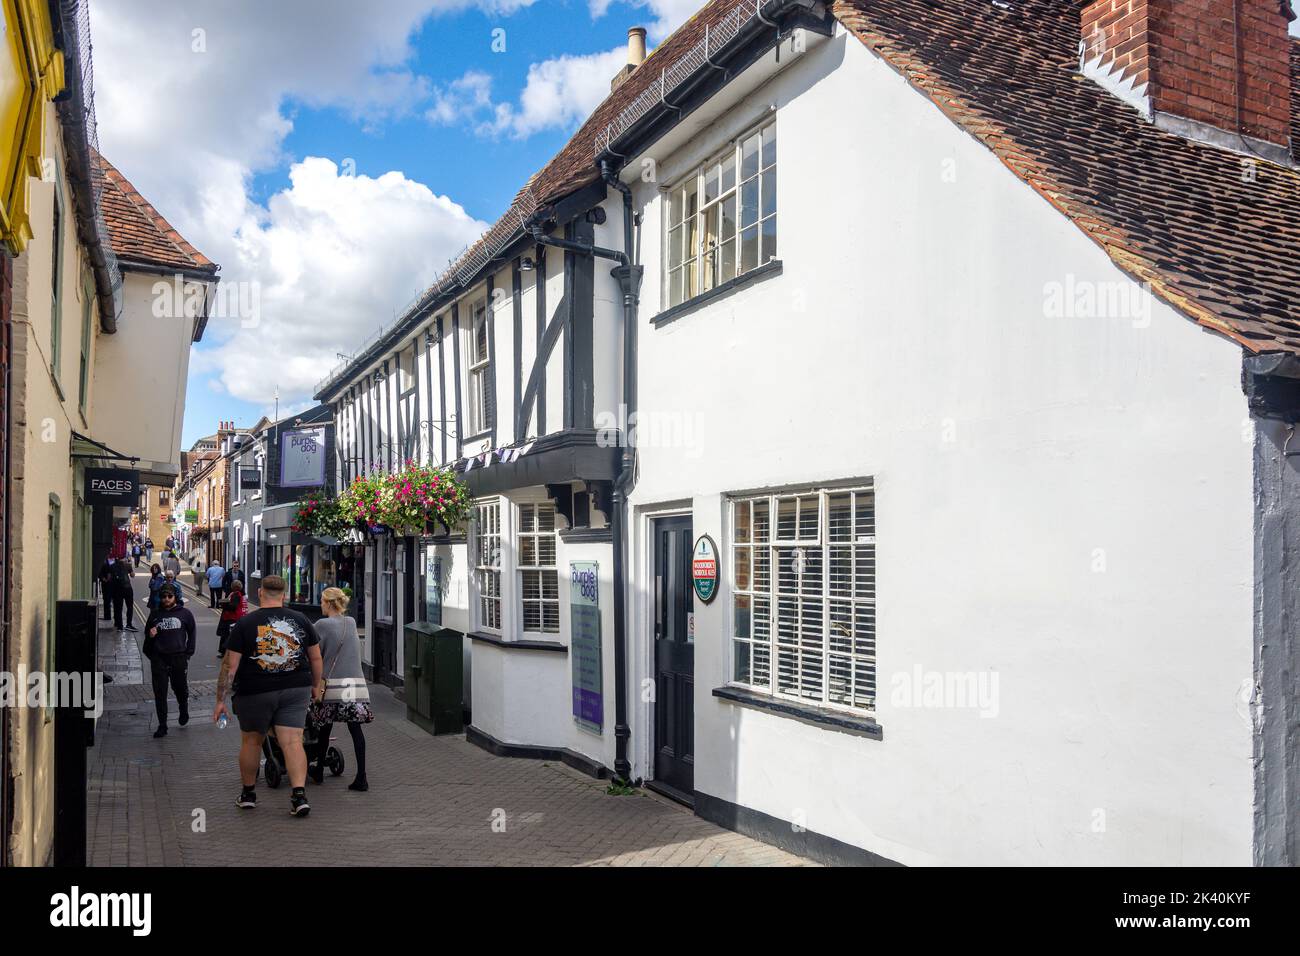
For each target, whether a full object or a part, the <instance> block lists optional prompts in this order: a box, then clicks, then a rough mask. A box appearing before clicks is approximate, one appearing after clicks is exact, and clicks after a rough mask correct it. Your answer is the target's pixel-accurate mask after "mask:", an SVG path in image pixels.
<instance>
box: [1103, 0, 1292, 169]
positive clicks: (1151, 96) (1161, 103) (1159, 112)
mask: <svg viewBox="0 0 1300 956" xmlns="http://www.w3.org/2000/svg"><path fill="white" fill-rule="evenodd" d="M1294 17H1295V15H1294V14H1293V13H1292V12H1291V9H1290V5H1289V4H1288V2H1287V0H1093V2H1091V3H1086V4H1085V5H1084V7H1083V10H1082V13H1081V17H1080V19H1081V24H1080V26H1081V43H1080V48H1079V58H1080V67H1081V69H1082V71H1083V73H1084V74H1085V75H1087V76H1090V77H1092V78H1093V79H1095V80H1096V81H1097V82H1099V83H1100V84H1101V85H1103V86H1105V87H1106V88H1107V89H1109V90H1110V91H1111V92H1112V93H1114V94H1115V95H1116V96H1119V97H1120V98H1121V99H1123V100H1124V101H1125V102H1128V103H1130V104H1131V105H1133V106H1136V107H1137V108H1138V109H1139V110H1141V111H1142V112H1143V114H1144V115H1146V116H1147V117H1148V118H1150V119H1151V120H1152V121H1153V122H1155V124H1156V125H1157V126H1159V127H1161V128H1162V129H1167V130H1169V131H1170V132H1174V133H1177V134H1179V135H1182V136H1187V137H1188V138H1190V139H1195V140H1199V141H1202V142H1208V143H1212V144H1214V145H1217V146H1222V147H1225V148H1227V149H1233V150H1236V151H1238V152H1243V153H1247V154H1251V153H1255V154H1258V155H1260V156H1262V157H1264V158H1266V159H1270V160H1273V161H1275V162H1280V163H1290V162H1291V158H1290V157H1291V62H1290V43H1291V41H1290V38H1289V37H1288V36H1287V24H1288V22H1289V21H1291V20H1292V19H1294Z"/></svg>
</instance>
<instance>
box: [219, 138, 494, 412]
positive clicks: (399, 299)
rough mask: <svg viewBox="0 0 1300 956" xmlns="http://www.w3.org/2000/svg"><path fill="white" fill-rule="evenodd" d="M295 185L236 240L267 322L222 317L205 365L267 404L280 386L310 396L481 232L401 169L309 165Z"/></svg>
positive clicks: (295, 176) (241, 265) (240, 393)
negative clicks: (358, 171) (354, 172)
mask: <svg viewBox="0 0 1300 956" xmlns="http://www.w3.org/2000/svg"><path fill="white" fill-rule="evenodd" d="M289 178H290V187H289V188H288V189H286V190H283V191H281V192H279V193H277V194H276V195H275V196H273V197H272V198H271V200H270V202H269V203H268V204H267V207H266V210H265V214H264V215H262V216H260V217H249V218H247V219H245V221H244V222H242V223H241V224H240V226H239V228H238V230H237V232H236V235H235V245H236V246H237V248H238V250H239V255H238V260H237V263H238V273H239V275H240V281H246V282H254V283H256V284H257V286H256V301H257V303H258V306H259V309H258V312H259V315H260V320H259V322H258V324H256V325H255V326H253V327H249V328H245V327H242V326H243V325H244V324H246V323H241V322H240V321H238V317H232V318H231V319H228V320H216V321H214V322H213V324H212V326H211V328H212V331H213V337H214V340H215V341H214V344H215V343H216V342H219V344H215V347H214V348H211V349H209V350H208V354H207V356H206V357H205V361H204V362H203V364H202V366H201V368H203V369H211V370H213V371H215V372H216V373H217V374H218V375H219V377H220V380H221V382H222V384H223V385H224V386H225V388H226V390H227V391H228V392H230V394H232V395H234V396H235V397H237V398H241V399H244V400H246V401H250V402H266V401H269V399H270V397H271V396H272V394H273V393H274V389H275V387H276V386H277V385H278V386H279V389H280V398H281V404H282V405H283V404H284V403H285V402H286V401H287V400H288V399H290V398H292V397H294V396H301V395H304V394H309V393H310V391H311V389H312V387H313V386H314V385H315V384H316V383H317V381H319V379H321V378H322V377H323V376H324V374H325V373H326V372H327V371H329V369H330V368H331V367H332V366H333V365H334V364H335V362H336V356H335V352H336V351H337V350H339V349H340V347H343V346H346V347H347V348H351V347H353V346H355V345H357V344H358V343H360V342H361V341H362V340H363V339H365V338H366V337H367V336H368V335H369V334H370V333H371V332H373V331H375V330H376V329H377V328H378V327H379V326H380V325H382V324H387V323H388V322H390V321H391V320H392V318H393V312H392V310H393V309H397V308H401V307H402V306H404V305H405V304H407V302H409V300H410V299H412V298H413V297H414V295H415V294H416V293H417V292H418V291H419V290H420V289H422V288H424V287H425V286H426V285H427V284H428V283H429V282H430V281H431V279H432V278H433V276H434V274H435V273H436V272H437V271H438V269H439V268H441V267H442V266H445V264H446V263H447V260H448V259H450V258H451V257H452V256H453V255H455V254H456V253H457V252H459V251H460V250H461V249H462V248H463V247H464V246H465V245H466V244H467V243H469V242H471V241H472V240H474V239H476V238H477V237H478V236H479V235H480V234H481V233H482V231H483V229H484V228H485V224H484V223H482V222H478V221H477V220H475V219H473V218H472V217H471V216H469V215H468V214H467V213H466V212H465V210H464V209H462V208H461V207H460V206H459V205H457V204H456V203H454V202H452V201H451V200H450V199H448V198H447V197H446V196H436V195H434V193H433V192H432V191H431V190H430V189H429V188H428V187H427V186H424V185H422V184H420V183H417V182H414V181H412V180H410V179H407V178H406V177H405V176H403V175H402V174H401V173H398V172H389V173H385V174H384V175H382V176H379V177H374V178H372V177H369V176H348V175H342V174H341V173H340V171H339V168H338V167H337V166H336V165H335V164H334V163H333V162H331V161H330V160H328V159H322V158H319V157H310V158H308V159H305V160H303V161H302V162H300V163H295V164H294V165H293V166H292V168H291V170H290V174H289ZM222 281H223V282H229V281H231V280H230V277H226V278H223V280H222ZM249 298H250V297H249V296H247V295H246V296H245V299H246V300H247V299H249Z"/></svg>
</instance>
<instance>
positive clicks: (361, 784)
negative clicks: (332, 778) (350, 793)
mask: <svg viewBox="0 0 1300 956" xmlns="http://www.w3.org/2000/svg"><path fill="white" fill-rule="evenodd" d="M348 789H349V790H356V791H357V792H358V793H365V792H366V791H367V790H369V789H370V782H369V781H368V780H366V775H365V774H364V773H363V774H361V776H359V777H357V779H355V780H353V781H352V782H351V783H350V784H348Z"/></svg>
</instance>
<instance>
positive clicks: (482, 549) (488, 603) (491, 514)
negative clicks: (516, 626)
mask: <svg viewBox="0 0 1300 956" xmlns="http://www.w3.org/2000/svg"><path fill="white" fill-rule="evenodd" d="M473 553H474V584H475V587H476V589H477V592H478V626H479V627H480V628H481V629H482V630H490V631H495V632H497V633H500V632H501V499H499V498H489V499H484V500H482V501H479V502H476V503H475V505H474V552H473Z"/></svg>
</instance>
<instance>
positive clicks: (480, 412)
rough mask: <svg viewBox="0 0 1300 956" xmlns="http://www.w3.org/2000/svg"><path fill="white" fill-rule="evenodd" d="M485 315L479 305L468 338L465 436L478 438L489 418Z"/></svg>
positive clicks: (488, 366)
mask: <svg viewBox="0 0 1300 956" xmlns="http://www.w3.org/2000/svg"><path fill="white" fill-rule="evenodd" d="M491 354H492V353H491V350H490V349H489V348H488V313H487V306H486V304H484V303H482V302H480V303H479V304H478V305H476V306H474V309H473V312H472V313H471V321H470V337H469V361H468V362H467V363H466V367H467V368H468V369H469V375H468V381H467V385H468V387H469V409H468V415H469V422H468V434H469V435H478V434H481V433H482V432H485V431H487V430H488V428H489V427H490V425H491V421H492V417H491V412H492V381H491V378H490V376H491V374H492V368H491V366H490V364H489V362H488V358H489V356H490V355H491Z"/></svg>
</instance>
